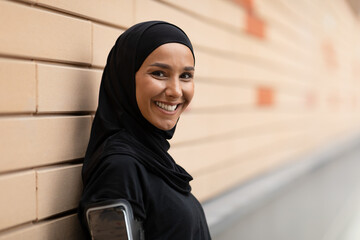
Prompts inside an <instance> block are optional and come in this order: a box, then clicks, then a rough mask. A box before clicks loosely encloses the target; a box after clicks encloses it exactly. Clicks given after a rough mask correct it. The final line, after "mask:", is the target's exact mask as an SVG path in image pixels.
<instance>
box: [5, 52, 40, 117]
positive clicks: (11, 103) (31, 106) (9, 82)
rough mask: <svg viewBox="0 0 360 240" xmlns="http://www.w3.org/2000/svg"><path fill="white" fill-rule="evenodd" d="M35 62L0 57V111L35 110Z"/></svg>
mask: <svg viewBox="0 0 360 240" xmlns="http://www.w3.org/2000/svg"><path fill="white" fill-rule="evenodd" d="M35 76H36V75H35V64H34V63H33V62H26V61H14V60H9V59H0V86H1V87H0V112H1V113H15V112H35V109H36V78H35Z"/></svg>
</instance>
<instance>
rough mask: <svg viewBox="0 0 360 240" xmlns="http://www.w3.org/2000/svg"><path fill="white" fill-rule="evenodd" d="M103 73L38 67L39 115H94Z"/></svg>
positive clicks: (56, 66) (53, 66) (56, 67)
mask: <svg viewBox="0 0 360 240" xmlns="http://www.w3.org/2000/svg"><path fill="white" fill-rule="evenodd" d="M101 74H102V71H100V70H90V69H81V68H71V67H63V66H58V65H48V64H38V66H37V76H38V112H71V111H95V110H96V107H97V101H98V93H99V87H100V81H101Z"/></svg>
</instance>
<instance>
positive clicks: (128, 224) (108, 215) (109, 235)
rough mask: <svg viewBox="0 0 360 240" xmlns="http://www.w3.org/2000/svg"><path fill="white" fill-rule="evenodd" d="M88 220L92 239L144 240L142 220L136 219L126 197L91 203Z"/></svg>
mask: <svg viewBox="0 0 360 240" xmlns="http://www.w3.org/2000/svg"><path fill="white" fill-rule="evenodd" d="M85 213H86V220H87V225H88V228H89V232H90V235H91V239H92V240H103V239H104V240H105V239H106V240H143V239H144V231H143V229H142V225H141V222H139V221H136V220H134V215H133V211H132V208H131V205H130V203H129V202H128V201H126V200H125V199H118V200H107V201H103V202H97V203H92V204H89V205H88V206H87V207H86V209H85Z"/></svg>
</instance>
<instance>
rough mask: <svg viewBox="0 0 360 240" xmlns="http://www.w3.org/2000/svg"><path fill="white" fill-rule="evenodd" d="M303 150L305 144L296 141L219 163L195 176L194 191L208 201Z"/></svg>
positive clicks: (291, 158) (294, 157) (275, 166)
mask: <svg viewBox="0 0 360 240" xmlns="http://www.w3.org/2000/svg"><path fill="white" fill-rule="evenodd" d="M303 152H304V148H303V146H301V144H299V143H296V144H293V145H292V146H288V148H283V149H276V150H275V149H274V150H273V151H265V152H262V151H259V154H258V155H257V156H248V157H246V158H244V159H242V161H237V162H236V161H234V162H232V163H231V164H229V163H225V164H221V165H220V164H219V165H218V166H217V167H216V168H213V169H211V170H207V171H204V172H203V173H204V174H202V175H199V176H194V181H192V184H191V186H192V188H193V193H194V195H196V196H197V197H198V198H199V200H200V201H206V200H208V199H210V198H212V197H215V196H216V195H219V194H222V193H224V191H226V190H228V189H231V188H233V187H235V186H238V185H239V184H241V183H243V182H245V181H249V180H250V179H252V178H254V177H256V176H259V175H261V174H264V173H265V172H266V171H271V170H274V169H275V168H277V167H279V166H281V165H282V164H284V163H286V162H288V161H291V160H294V159H296V158H297V157H299V155H300V154H302V153H303ZM239 160H240V159H239Z"/></svg>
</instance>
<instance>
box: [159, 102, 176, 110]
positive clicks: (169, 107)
mask: <svg viewBox="0 0 360 240" xmlns="http://www.w3.org/2000/svg"><path fill="white" fill-rule="evenodd" d="M155 104H156V105H157V106H158V107H160V108H162V109H164V110H166V111H170V112H173V111H175V109H176V107H177V105H167V104H164V103H162V102H157V101H156V102H155Z"/></svg>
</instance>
